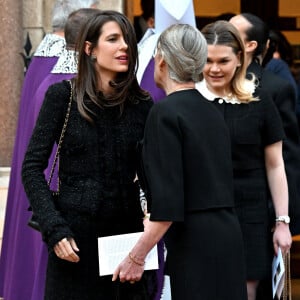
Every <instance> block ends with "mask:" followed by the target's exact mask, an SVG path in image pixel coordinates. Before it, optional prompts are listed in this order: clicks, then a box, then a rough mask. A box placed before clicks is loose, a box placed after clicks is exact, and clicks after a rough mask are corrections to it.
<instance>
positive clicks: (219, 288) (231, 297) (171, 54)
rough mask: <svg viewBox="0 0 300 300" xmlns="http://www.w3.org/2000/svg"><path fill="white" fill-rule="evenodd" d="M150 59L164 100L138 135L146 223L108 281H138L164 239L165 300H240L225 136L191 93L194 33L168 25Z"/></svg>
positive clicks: (200, 48)
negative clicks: (167, 292) (167, 299)
mask: <svg viewBox="0 0 300 300" xmlns="http://www.w3.org/2000/svg"><path fill="white" fill-rule="evenodd" d="M154 56H155V70H154V78H155V81H156V83H157V85H158V86H160V87H162V88H163V89H164V91H165V92H166V94H167V96H166V97H165V98H164V99H162V100H161V101H160V102H158V103H156V104H155V105H154V106H153V108H152V109H151V111H150V114H149V117H148V119H147V123H146V128H145V136H144V145H143V150H142V158H143V159H142V161H143V166H142V168H141V169H142V170H144V172H141V174H139V178H140V180H142V179H143V178H144V180H142V182H141V183H142V185H143V187H144V188H145V191H146V195H147V198H148V208H149V219H147V220H146V221H145V223H144V225H145V230H144V233H143V235H142V237H141V238H140V240H139V241H138V242H137V244H136V245H135V246H134V247H133V248H132V249H131V252H130V255H129V256H128V257H126V258H125V259H124V261H123V262H122V263H121V264H120V265H119V266H118V268H117V269H116V271H115V273H114V278H113V279H114V280H116V279H117V277H119V278H120V280H121V281H125V280H129V281H131V282H132V283H133V282H135V281H138V280H139V279H140V278H141V275H142V273H143V271H144V260H145V256H146V254H147V253H148V252H149V250H150V249H151V248H152V247H153V246H154V245H155V243H157V241H159V240H160V239H161V238H162V237H163V236H164V241H165V244H166V247H167V253H168V254H167V261H166V269H165V272H166V274H167V275H169V276H170V283H171V293H172V300H182V299H210V300H219V299H222V300H245V299H246V298H247V295H246V283H245V266H244V256H243V245H242V236H241V230H240V226H239V223H238V219H237V216H236V214H235V211H234V203H233V180H232V165H231V152H230V137H229V132H228V129H227V126H226V124H225V122H224V119H223V118H222V116H221V114H220V113H219V112H218V111H217V109H216V108H215V107H214V106H213V105H212V104H211V103H210V102H208V101H207V100H206V99H205V98H204V97H202V96H201V94H200V93H199V92H198V91H197V90H196V89H195V82H196V81H198V79H199V76H200V75H199V74H201V72H202V68H203V66H204V64H205V62H206V56H207V46H206V42H205V40H204V38H203V36H202V34H201V33H200V32H199V31H198V30H197V29H196V28H194V27H192V26H189V25H184V24H178V25H173V26H171V27H169V28H168V29H166V30H165V31H164V32H163V33H162V34H161V36H160V38H159V40H158V44H157V49H156V51H155V53H154Z"/></svg>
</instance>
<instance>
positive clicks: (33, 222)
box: [27, 80, 73, 231]
mask: <svg viewBox="0 0 300 300" xmlns="http://www.w3.org/2000/svg"><path fill="white" fill-rule="evenodd" d="M69 83H70V86H71V93H70V100H69V104H68V109H67V113H66V117H65V122H64V125H63V128H62V130H61V134H60V138H59V142H58V145H57V148H56V153H55V157H54V160H53V163H52V167H51V171H50V175H49V179H48V182H47V185H48V187H49V189H50V184H51V180H52V177H53V173H54V170H55V166H56V163H57V160H58V157H59V151H60V148H61V145H62V142H63V138H64V135H65V132H66V129H67V124H68V120H69V116H70V111H71V105H72V99H73V89H72V82H71V80H69ZM58 195H59V180H58V187H57V191H52V200H53V202H54V205H55V204H56V203H57V200H58ZM28 210H30V211H32V216H31V217H30V219H29V220H28V223H27V225H28V226H29V227H31V228H33V229H35V230H37V231H41V228H40V224H39V222H38V220H37V217H36V215H35V214H34V211H33V210H32V207H31V206H30V207H29V208H28Z"/></svg>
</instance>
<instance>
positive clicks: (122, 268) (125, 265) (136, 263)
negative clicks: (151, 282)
mask: <svg viewBox="0 0 300 300" xmlns="http://www.w3.org/2000/svg"><path fill="white" fill-rule="evenodd" d="M144 264H145V263H144V261H143V260H141V259H140V258H136V257H135V256H133V255H132V254H131V253H129V254H128V255H127V256H126V257H125V259H124V260H123V261H122V262H121V263H120V264H119V266H118V267H117V269H116V270H115V272H114V274H113V278H112V281H115V280H117V279H118V277H119V278H120V281H121V282H125V281H129V282H130V283H132V284H133V283H135V282H136V281H139V280H140V279H141V277H142V275H143V272H144Z"/></svg>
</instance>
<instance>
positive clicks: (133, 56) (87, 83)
mask: <svg viewBox="0 0 300 300" xmlns="http://www.w3.org/2000/svg"><path fill="white" fill-rule="evenodd" d="M110 21H114V22H116V23H117V24H118V25H119V26H120V28H121V31H122V34H123V36H124V40H125V42H126V43H127V45H128V49H127V55H128V59H129V65H128V70H127V71H126V72H120V73H118V75H117V77H116V79H115V80H112V81H111V82H110V86H111V87H112V88H113V90H114V93H112V94H111V95H109V96H105V97H104V95H103V94H102V93H101V92H99V91H98V88H97V87H98V84H97V82H98V80H99V76H98V74H97V71H96V66H95V62H94V61H93V60H92V59H91V57H90V56H89V55H88V54H86V52H85V45H86V41H88V42H90V44H91V46H90V52H92V50H93V49H94V48H96V47H97V43H98V40H99V37H100V36H101V34H102V28H103V25H104V24H106V23H107V22H110ZM76 50H77V52H78V75H77V76H76V78H75V80H74V83H75V84H74V85H75V88H74V94H75V95H76V100H77V106H78V110H79V112H80V114H81V115H82V116H83V117H84V118H85V119H87V120H88V121H90V122H92V121H93V118H92V116H93V115H95V113H94V111H93V109H91V107H92V106H91V105H89V102H92V103H94V104H95V105H96V106H98V107H101V108H103V107H105V106H120V112H121V113H122V111H123V108H124V104H125V101H129V102H131V103H136V102H138V101H139V100H146V99H149V94H148V93H147V92H145V91H144V90H142V89H141V88H140V86H139V84H138V82H137V79H136V70H137V67H138V50H137V41H136V36H135V32H134V29H133V26H132V24H131V22H130V21H129V20H128V19H127V17H126V16H125V15H123V14H122V13H119V12H117V11H113V10H103V11H100V12H98V13H97V14H95V15H94V16H93V17H91V18H90V19H89V20H88V21H87V23H86V24H85V26H83V27H82V29H81V31H80V33H79V39H78V40H77V43H76Z"/></svg>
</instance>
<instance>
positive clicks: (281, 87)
mask: <svg viewBox="0 0 300 300" xmlns="http://www.w3.org/2000/svg"><path fill="white" fill-rule="evenodd" d="M230 23H232V24H233V25H234V26H235V27H236V28H237V29H238V30H239V32H240V35H241V37H242V39H243V40H244V44H245V49H246V61H247V63H248V69H247V76H251V75H250V74H254V75H255V77H256V79H257V81H258V82H257V83H258V85H259V86H260V87H261V88H263V89H265V90H267V91H268V92H269V93H270V95H271V97H272V99H273V101H274V103H275V104H276V106H277V109H278V111H279V113H280V116H281V119H282V123H283V127H284V131H285V135H286V138H285V140H284V142H283V158H284V163H285V169H286V175H287V180H288V188H289V214H290V216H291V224H290V230H291V233H292V234H293V235H296V234H299V233H300V190H299V189H300V139H299V128H298V121H297V117H296V94H295V91H294V88H293V86H292V85H291V84H290V83H289V82H288V81H286V80H284V79H282V78H281V77H279V76H277V75H275V74H273V73H272V72H270V71H267V70H265V69H264V68H263V67H262V66H261V62H262V60H263V57H264V54H265V53H266V50H267V43H268V36H269V29H268V26H267V25H266V23H265V22H264V21H263V20H261V19H260V18H259V17H257V16H255V15H253V14H250V13H242V14H239V15H236V16H234V17H232V18H231V19H230ZM270 202H271V201H270ZM270 211H271V213H272V214H274V221H275V217H278V216H275V212H274V210H273V208H272V209H271V210H270ZM274 223H275V222H274ZM274 223H273V224H270V225H271V226H274ZM270 286H271V284H270V282H267V283H263V284H261V286H260V288H259V291H258V295H257V299H263V300H266V299H273V297H272V295H271V288H270Z"/></svg>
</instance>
